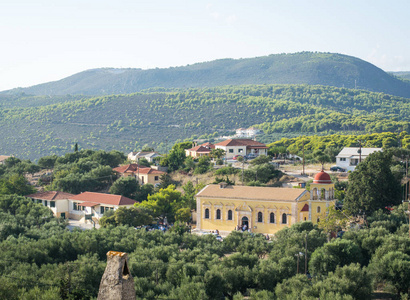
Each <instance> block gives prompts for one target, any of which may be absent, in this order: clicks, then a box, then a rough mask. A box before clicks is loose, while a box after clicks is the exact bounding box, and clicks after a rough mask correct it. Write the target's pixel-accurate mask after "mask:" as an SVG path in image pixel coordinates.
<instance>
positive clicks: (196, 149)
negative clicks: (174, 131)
mask: <svg viewBox="0 0 410 300" xmlns="http://www.w3.org/2000/svg"><path fill="white" fill-rule="evenodd" d="M187 150H188V151H195V152H211V149H209V148H206V147H204V146H202V145H200V146H196V147H194V148H191V149H187Z"/></svg>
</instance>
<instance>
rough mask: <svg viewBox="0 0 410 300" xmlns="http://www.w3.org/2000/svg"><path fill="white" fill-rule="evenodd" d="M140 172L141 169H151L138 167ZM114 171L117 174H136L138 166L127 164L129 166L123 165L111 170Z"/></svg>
mask: <svg viewBox="0 0 410 300" xmlns="http://www.w3.org/2000/svg"><path fill="white" fill-rule="evenodd" d="M139 169H140V172H141V170H142V169H151V168H150V167H145V166H139ZM113 170H114V171H116V172H118V173H125V172H138V164H129V165H123V166H119V167H116V168H114V169H113Z"/></svg>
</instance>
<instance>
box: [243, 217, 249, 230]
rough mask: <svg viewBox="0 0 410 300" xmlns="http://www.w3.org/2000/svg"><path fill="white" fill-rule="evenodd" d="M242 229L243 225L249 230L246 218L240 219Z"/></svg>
mask: <svg viewBox="0 0 410 300" xmlns="http://www.w3.org/2000/svg"><path fill="white" fill-rule="evenodd" d="M241 225H242V228H243V226H244V225H246V228H249V219H248V217H242V224H241Z"/></svg>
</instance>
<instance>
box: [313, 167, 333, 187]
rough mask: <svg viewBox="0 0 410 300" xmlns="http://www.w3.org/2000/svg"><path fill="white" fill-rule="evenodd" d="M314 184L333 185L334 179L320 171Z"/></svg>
mask: <svg viewBox="0 0 410 300" xmlns="http://www.w3.org/2000/svg"><path fill="white" fill-rule="evenodd" d="M313 183H324V184H328V183H329V184H330V183H332V179H331V178H330V175H329V174H327V173H326V172H325V171H323V170H322V171H320V172H319V173H317V174H316V175H315V178H314V179H313Z"/></svg>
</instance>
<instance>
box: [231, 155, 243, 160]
mask: <svg viewBox="0 0 410 300" xmlns="http://www.w3.org/2000/svg"><path fill="white" fill-rule="evenodd" d="M238 157H242V155H239V154H237V155H235V156H234V157H233V158H232V159H234V160H237V159H238Z"/></svg>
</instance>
